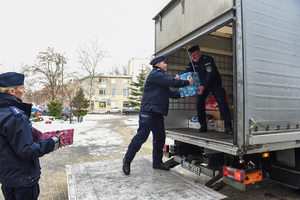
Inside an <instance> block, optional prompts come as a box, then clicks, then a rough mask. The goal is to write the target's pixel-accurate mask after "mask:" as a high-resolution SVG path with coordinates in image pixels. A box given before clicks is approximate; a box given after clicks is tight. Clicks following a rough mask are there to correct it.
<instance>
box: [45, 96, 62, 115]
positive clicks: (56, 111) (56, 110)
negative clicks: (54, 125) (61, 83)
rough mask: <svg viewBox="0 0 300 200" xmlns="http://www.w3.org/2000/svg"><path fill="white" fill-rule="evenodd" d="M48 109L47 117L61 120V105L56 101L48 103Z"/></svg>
mask: <svg viewBox="0 0 300 200" xmlns="http://www.w3.org/2000/svg"><path fill="white" fill-rule="evenodd" d="M47 106H48V109H49V116H54V117H55V118H58V119H61V118H62V116H61V112H62V110H63V107H62V103H61V102H60V101H58V100H54V101H49V103H48V104H47Z"/></svg>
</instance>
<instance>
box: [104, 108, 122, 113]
mask: <svg viewBox="0 0 300 200" xmlns="http://www.w3.org/2000/svg"><path fill="white" fill-rule="evenodd" d="M121 112H122V110H121V108H119V107H111V108H108V109H106V111H105V113H121Z"/></svg>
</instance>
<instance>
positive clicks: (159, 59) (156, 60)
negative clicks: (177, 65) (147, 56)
mask: <svg viewBox="0 0 300 200" xmlns="http://www.w3.org/2000/svg"><path fill="white" fill-rule="evenodd" d="M164 60H165V57H163V56H158V57H156V58H154V59H153V60H152V61H151V62H150V65H156V64H157V63H159V62H161V61H164Z"/></svg>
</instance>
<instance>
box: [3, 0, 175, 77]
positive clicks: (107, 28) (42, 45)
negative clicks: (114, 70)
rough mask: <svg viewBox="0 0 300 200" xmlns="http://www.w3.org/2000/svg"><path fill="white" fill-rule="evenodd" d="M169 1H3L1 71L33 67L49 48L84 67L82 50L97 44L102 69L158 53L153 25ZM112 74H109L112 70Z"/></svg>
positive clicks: (77, 65) (76, 64)
mask: <svg viewBox="0 0 300 200" xmlns="http://www.w3.org/2000/svg"><path fill="white" fill-rule="evenodd" d="M169 2H170V0H7V1H1V2H0V24H1V29H0V72H6V71H19V70H20V66H21V64H23V65H32V64H34V61H35V59H36V56H37V55H38V53H39V52H41V51H46V49H47V48H48V47H51V48H54V49H55V50H56V52H58V53H64V55H65V57H67V58H68V59H69V61H68V64H67V65H68V66H69V68H72V69H76V68H79V64H78V63H77V61H78V59H77V58H78V54H77V49H78V47H80V46H84V44H88V43H89V41H94V40H96V39H97V40H98V42H99V44H100V48H101V49H102V50H104V51H108V52H109V54H110V57H108V58H105V59H103V62H102V63H101V67H100V68H101V70H104V69H105V68H109V67H111V66H114V65H119V66H124V65H127V64H128V61H129V60H130V59H131V58H147V57H150V56H151V55H152V54H153V53H154V21H153V20H152V18H153V17H154V16H155V15H156V14H158V12H159V11H160V10H162V8H163V7H164V6H166V5H167V4H168V3H169ZM108 71H109V70H108Z"/></svg>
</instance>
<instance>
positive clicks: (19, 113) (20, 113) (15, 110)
mask: <svg viewBox="0 0 300 200" xmlns="http://www.w3.org/2000/svg"><path fill="white" fill-rule="evenodd" d="M9 108H10V110H11V111H12V112H13V113H14V115H15V116H21V115H22V112H21V110H20V109H18V108H17V107H15V106H11V107H9Z"/></svg>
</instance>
